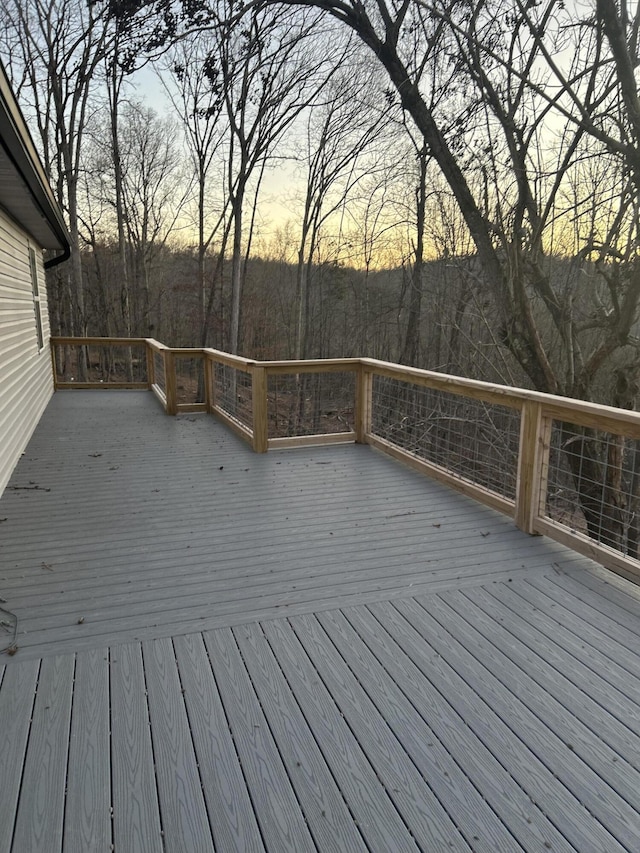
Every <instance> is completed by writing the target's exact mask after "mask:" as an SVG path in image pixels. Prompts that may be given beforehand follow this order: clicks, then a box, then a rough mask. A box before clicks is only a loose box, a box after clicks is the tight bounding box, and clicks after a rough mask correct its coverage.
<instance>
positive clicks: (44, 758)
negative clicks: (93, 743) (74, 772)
mask: <svg viewBox="0 0 640 853" xmlns="http://www.w3.org/2000/svg"><path fill="white" fill-rule="evenodd" d="M74 669H75V657H74V656H73V655H60V656H56V657H51V658H46V659H45V660H43V661H42V665H41V667H40V672H39V676H38V692H37V694H36V701H35V704H34V706H33V719H32V723H31V729H30V732H29V744H28V746H27V754H26V757H25V763H24V772H23V776H22V786H21V789H20V800H19V803H18V813H17V818H16V824H15V832H14V838H13V848H12V849H13V850H14V851H15V853H18V851H24V853H27V851H29V853H40V851H41V853H56V851H59V850H61V849H62V832H63V818H64V802H65V786H66V777H67V756H68V751H69V727H70V721H71V697H72V693H73V676H74Z"/></svg>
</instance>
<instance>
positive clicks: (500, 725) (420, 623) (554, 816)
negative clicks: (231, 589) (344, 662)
mask: <svg viewBox="0 0 640 853" xmlns="http://www.w3.org/2000/svg"><path fill="white" fill-rule="evenodd" d="M405 603H407V602H398V607H397V609H396V608H395V607H391V608H384V607H383V606H380V605H374V606H372V607H371V608H370V609H371V611H372V613H373V614H374V615H375V616H376V618H377V619H378V621H379V622H380V624H381V625H382V626H383V627H384V628H385V629H386V630H387V631H389V633H390V635H391V636H392V637H393V638H394V639H395V640H396V642H397V643H398V644H399V645H400V647H401V648H403V649H405V650H406V652H407V654H409V656H410V657H411V659H412V660H413V662H414V663H415V664H416V665H417V666H418V668H420V669H422V670H423V672H424V674H425V675H426V676H427V678H428V679H429V681H431V683H433V684H434V686H435V687H436V688H437V689H438V690H439V691H441V692H442V694H443V695H444V696H445V697H446V698H447V701H448V702H449V703H450V704H451V705H452V707H453V708H454V709H455V710H456V711H457V713H458V714H459V715H460V717H461V718H462V720H463V721H464V725H467V726H469V727H470V728H471V730H472V731H473V733H474V735H475V736H476V737H477V738H478V739H479V740H481V741H482V742H483V744H485V746H486V747H487V748H488V749H489V751H490V752H491V753H492V754H493V755H494V756H495V757H496V758H497V759H498V761H499V762H500V763H501V764H502V765H503V766H504V767H505V768H507V769H508V771H509V773H510V774H511V776H512V777H513V779H514V780H515V782H516V784H518V785H519V786H520V787H521V788H522V789H523V790H524V791H525V792H526V794H527V795H528V796H529V798H530V801H531V804H532V809H533V808H534V806H535V805H537V806H538V807H539V808H540V809H541V810H542V811H543V813H544V814H545V815H546V816H547V818H548V819H549V821H550V822H551V823H552V824H553V826H554V827H555V829H556V831H557V832H560V833H561V834H562V835H563V836H564V837H565V838H567V840H569V842H570V843H571V844H573V846H574V848H575V850H577V851H582V850H593V851H600V853H610V851H614V850H615V851H622V850H624V849H625V848H624V847H623V846H622V845H621V844H620V843H619V842H618V841H617V840H616V839H615V838H614V837H613V836H612V835H611V834H610V833H609V831H608V830H606V829H604V828H603V827H602V826H601V825H600V823H599V822H598V821H597V820H596V819H595V818H593V817H592V816H591V814H590V813H589V812H588V811H587V809H586V808H585V806H584V805H583V804H582V802H581V800H580V799H579V797H577V796H576V795H575V794H574V793H573V792H572V791H571V790H570V789H568V788H566V787H565V785H564V784H563V783H562V782H561V781H560V780H559V779H558V778H557V777H556V776H554V775H553V774H551V773H549V771H548V769H547V766H546V764H545V763H544V762H543V761H542V760H541V758H540V757H539V756H538V754H537V753H536V752H535V751H534V750H532V749H530V748H529V747H528V746H527V745H526V744H525V743H524V741H523V739H522V738H521V732H520V729H519V727H518V725H517V722H518V717H517V716H514V717H511V716H510V714H509V713H508V712H506V711H504V708H502V710H503V712H504V713H503V714H499V713H498V709H500V705H499V706H498V709H496V708H494V707H493V703H492V702H491V701H490V702H487V701H486V700H484V699H483V698H481V696H480V694H479V693H478V692H477V689H476V688H477V687H479V685H478V684H477V683H476V682H477V679H476V675H475V673H474V667H473V664H471V665H470V662H469V660H468V658H467V657H466V656H465V657H463V660H462V661H460V660H459V655H458V654H456V652H457V651H458V650H457V648H456V647H455V640H454V638H452V637H451V636H450V635H448V634H446V633H445V632H443V631H442V629H441V627H440V626H439V625H437V624H436V625H433V624H432V620H430V619H428V618H425V616H424V612H425V611H424V608H422V607H420V606H419V605H417V604H416V603H413V602H408V603H407V604H408V605H409V606H408V607H405V606H404V604H405ZM450 651H451V652H453V654H449V652H450ZM460 651H461V654H462V655H463V656H464V655H465V651H466V650H464V649H461V650H460ZM483 675H484V673H483ZM514 701H515V697H514ZM532 819H533V818H532ZM546 843H548V844H552V841H551V839H547V840H546ZM552 847H553V845H552Z"/></svg>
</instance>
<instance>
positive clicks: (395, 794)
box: [289, 616, 471, 850]
mask: <svg viewBox="0 0 640 853" xmlns="http://www.w3.org/2000/svg"><path fill="white" fill-rule="evenodd" d="M289 621H290V623H291V625H292V627H293V630H294V631H295V633H296V635H297V637H298V639H299V640H300V642H301V643H302V645H303V646H304V649H305V651H306V652H307V654H308V655H309V658H310V659H311V661H312V663H313V665H314V667H315V669H316V671H317V672H318V674H319V675H320V677H321V678H322V680H323V682H324V684H325V685H326V686H327V688H328V689H329V691H330V693H331V694H332V696H333V698H334V701H335V702H336V704H337V705H338V707H339V709H340V713H341V714H342V715H343V717H344V718H345V720H346V721H347V723H348V725H349V727H350V728H351V731H352V732H353V734H354V736H355V737H356V738H357V739H358V741H359V743H360V745H361V747H362V749H363V751H364V753H365V754H366V756H367V758H368V759H369V761H370V762H371V764H372V766H373V767H374V769H375V771H376V774H377V776H378V778H379V779H380V781H381V782H382V784H383V785H384V786H385V788H386V790H387V792H388V794H389V798H390V799H391V800H392V801H393V803H394V805H395V806H396V808H397V809H398V812H399V813H400V815H401V816H402V819H403V820H404V821H405V823H406V825H407V827H408V829H409V830H410V832H411V834H412V835H413V836H414V838H415V839H416V840H417V842H418V844H419V845H420V846H421V847H422V848H427V849H429V848H431V849H436V850H437V849H441V850H446V849H447V848H448V847H449V848H451V847H453V848H454V849H459V850H464V849H465V848H466V847H467V842H465V840H464V837H463V836H462V834H461V832H460V830H459V828H458V827H457V826H456V824H455V823H454V822H453V821H452V820H451V817H450V816H449V815H448V814H447V812H446V810H445V809H444V808H443V807H442V804H441V803H440V801H439V800H438V798H437V797H436V796H435V795H434V792H433V790H432V789H431V788H430V787H429V785H428V784H427V782H426V780H425V779H424V777H423V776H422V774H421V773H420V772H419V771H418V769H417V768H416V766H415V765H414V763H413V762H412V761H408V760H407V756H406V752H405V751H404V749H403V748H402V745H401V744H400V743H399V741H398V739H397V738H396V737H395V735H394V733H393V731H392V730H391V729H390V727H389V724H388V723H387V721H386V720H385V719H384V718H383V717H382V716H381V715H380V713H379V712H378V710H377V708H376V707H375V705H374V704H373V702H372V701H371V700H370V699H369V697H368V696H367V695H366V693H364V692H363V691H362V690H361V689H360V688H359V685H358V682H357V679H356V678H355V676H354V675H353V673H352V672H351V671H350V670H349V668H348V666H347V665H346V664H345V662H344V660H343V659H342V658H341V656H340V655H339V654H338V652H337V650H336V649H335V647H334V646H333V645H332V644H331V643H330V642H327V640H326V636H323V632H322V630H321V628H320V626H319V624H318V621H317V619H316V618H315V616H296V617H295V618H293V619H291V620H289ZM469 849H471V848H470V847H469Z"/></svg>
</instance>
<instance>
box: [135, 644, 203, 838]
mask: <svg viewBox="0 0 640 853" xmlns="http://www.w3.org/2000/svg"><path fill="white" fill-rule="evenodd" d="M142 654H143V659H144V671H145V680H146V684H147V696H148V703H149V720H150V724H151V736H152V740H153V754H154V761H155V767H156V779H157V783H158V797H159V801H160V810H161V814H162V826H163V829H164V844H165V849H166V850H167V851H171V853H180V851H181V850H184V849H187V850H189V851H192V853H213V851H214V846H213V839H212V837H211V828H210V825H209V818H208V815H207V809H206V807H205V801H204V796H203V793H202V783H201V780H200V773H199V770H198V764H197V761H196V756H195V751H194V748H193V741H192V738H191V729H190V727H189V721H188V718H187V712H186V709H185V706H184V699H183V696H182V689H181V686H180V679H179V676H178V668H177V665H176V661H175V657H174V651H173V644H172V642H171V640H170V639H168V638H167V639H161V640H149V641H147V642H145V643H143V644H142Z"/></svg>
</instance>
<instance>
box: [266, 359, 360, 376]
mask: <svg viewBox="0 0 640 853" xmlns="http://www.w3.org/2000/svg"><path fill="white" fill-rule="evenodd" d="M361 363H362V359H360V358H307V359H288V360H285V361H259V362H257V364H258V365H259V366H260V367H264V369H265V370H266V371H267V373H315V372H316V371H326V372H329V371H341V370H344V371H350V370H358V369H359V367H360V364H361Z"/></svg>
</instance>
